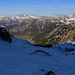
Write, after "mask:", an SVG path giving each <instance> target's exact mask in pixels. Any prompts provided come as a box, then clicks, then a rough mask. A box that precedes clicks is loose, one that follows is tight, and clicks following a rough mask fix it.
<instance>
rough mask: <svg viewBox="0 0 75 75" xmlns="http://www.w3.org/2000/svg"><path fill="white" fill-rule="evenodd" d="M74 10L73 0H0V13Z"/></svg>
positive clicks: (42, 13) (68, 12) (59, 13)
mask: <svg viewBox="0 0 75 75" xmlns="http://www.w3.org/2000/svg"><path fill="white" fill-rule="evenodd" d="M74 12H75V0H0V15H16V14H33V15H40V16H49V15H69V14H72V13H74Z"/></svg>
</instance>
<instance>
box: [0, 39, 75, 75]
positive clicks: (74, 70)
mask: <svg viewBox="0 0 75 75" xmlns="http://www.w3.org/2000/svg"><path fill="white" fill-rule="evenodd" d="M66 47H67V48H73V49H74V48H75V46H74V45H72V44H70V43H68V44H67V43H65V44H61V45H59V44H58V45H54V46H53V47H52V48H42V47H34V46H32V44H30V43H29V42H27V41H25V40H22V39H17V38H13V40H12V43H11V44H10V43H8V42H5V41H2V40H0V75H44V74H45V73H47V72H48V71H53V72H54V73H55V74H56V75H75V55H74V54H75V51H72V52H70V53H68V55H66V53H67V52H65V51H64V50H65V48H66ZM36 50H42V51H45V52H47V53H49V54H50V56H49V55H47V54H45V53H42V52H36ZM42 69H43V70H44V71H42Z"/></svg>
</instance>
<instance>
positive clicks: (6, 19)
mask: <svg viewBox="0 0 75 75" xmlns="http://www.w3.org/2000/svg"><path fill="white" fill-rule="evenodd" d="M40 18H43V19H44V18H47V19H50V20H51V22H53V23H57V25H58V24H59V23H64V24H67V25H68V24H70V23H73V22H75V14H72V15H69V16H47V17H45V16H37V15H24V14H17V15H15V16H0V25H4V26H8V25H14V24H20V22H22V21H23V20H26V19H39V20H41V19H40Z"/></svg>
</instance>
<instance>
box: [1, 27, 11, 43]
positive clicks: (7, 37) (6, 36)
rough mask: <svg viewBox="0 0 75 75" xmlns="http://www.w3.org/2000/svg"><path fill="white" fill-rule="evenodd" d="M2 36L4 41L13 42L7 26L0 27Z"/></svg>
mask: <svg viewBox="0 0 75 75" xmlns="http://www.w3.org/2000/svg"><path fill="white" fill-rule="evenodd" d="M0 38H1V39H2V40H3V41H8V42H9V43H11V42H12V39H11V36H10V34H9V32H7V31H6V29H5V28H0Z"/></svg>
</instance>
